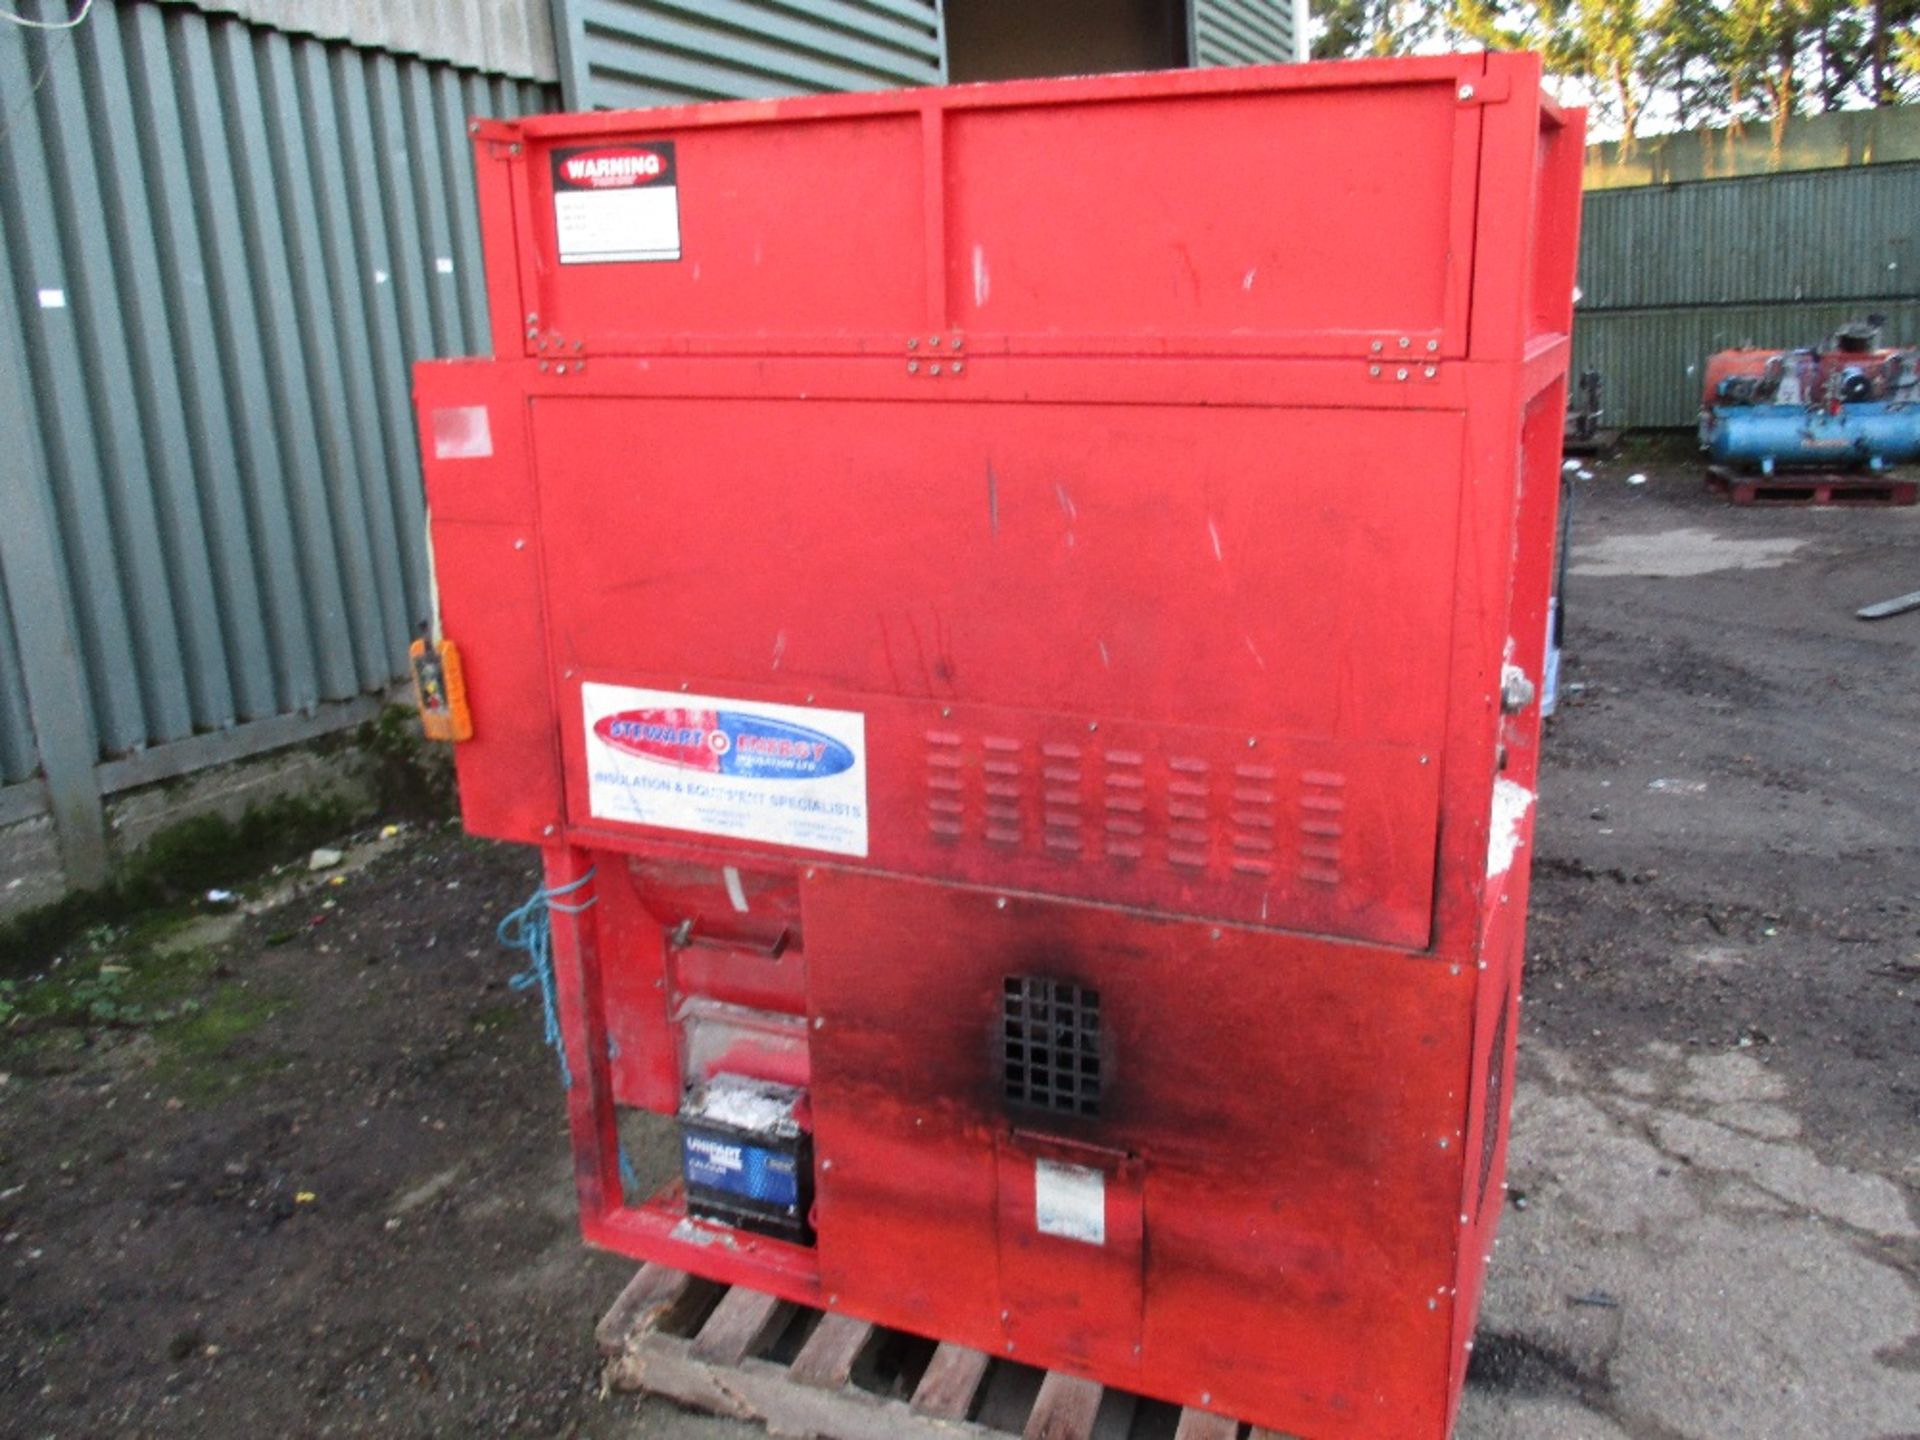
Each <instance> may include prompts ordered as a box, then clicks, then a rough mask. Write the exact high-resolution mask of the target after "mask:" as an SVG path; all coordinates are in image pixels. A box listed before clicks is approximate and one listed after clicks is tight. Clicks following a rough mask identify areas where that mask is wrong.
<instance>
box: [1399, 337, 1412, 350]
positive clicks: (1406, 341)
mask: <svg viewBox="0 0 1920 1440" xmlns="http://www.w3.org/2000/svg"><path fill="white" fill-rule="evenodd" d="M1411 344H1413V341H1411V340H1409V339H1408V338H1407V337H1406V336H1404V335H1402V336H1401V337H1400V348H1401V349H1402V350H1405V349H1406V348H1407V347H1408V346H1410V345H1411Z"/></svg>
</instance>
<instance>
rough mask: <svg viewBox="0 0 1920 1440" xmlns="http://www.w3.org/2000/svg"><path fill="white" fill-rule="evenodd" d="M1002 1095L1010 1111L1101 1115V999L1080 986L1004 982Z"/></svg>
mask: <svg viewBox="0 0 1920 1440" xmlns="http://www.w3.org/2000/svg"><path fill="white" fill-rule="evenodd" d="M1000 1032H1001V1062H1002V1067H1003V1070H1004V1075H1005V1081H1004V1086H1003V1093H1004V1094H1005V1095H1006V1098H1007V1099H1008V1100H1009V1101H1010V1102H1011V1103H1013V1104H1015V1105H1026V1106H1031V1107H1032V1108H1034V1109H1037V1110H1052V1111H1055V1112H1058V1113H1060V1114H1065V1115H1087V1116H1096V1115H1098V1114H1099V1113H1100V994H1099V992H1098V991H1097V990H1093V989H1090V988H1089V987H1087V986H1085V985H1073V984H1070V983H1068V982H1067V981H1064V980H1041V979H1036V978H1034V977H1031V976H1023V975H1012V976H1009V977H1007V982H1006V988H1005V993H1004V994H1003V996H1002V998H1001V1020H1000Z"/></svg>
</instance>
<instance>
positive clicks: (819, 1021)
mask: <svg viewBox="0 0 1920 1440" xmlns="http://www.w3.org/2000/svg"><path fill="white" fill-rule="evenodd" d="M813 1028H814V1029H816V1030H824V1029H826V1028H827V1017H826V1016H824V1015H816V1016H814V1017H813Z"/></svg>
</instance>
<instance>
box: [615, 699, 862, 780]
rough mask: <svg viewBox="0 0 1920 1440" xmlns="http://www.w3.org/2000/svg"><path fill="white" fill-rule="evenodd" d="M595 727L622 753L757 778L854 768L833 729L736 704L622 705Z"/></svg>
mask: <svg viewBox="0 0 1920 1440" xmlns="http://www.w3.org/2000/svg"><path fill="white" fill-rule="evenodd" d="M593 733H594V734H595V735H597V736H598V737H599V738H600V739H601V740H604V741H605V742H606V743H607V744H609V745H611V746H612V747H613V748H614V749H615V750H618V751H619V752H620V753H621V754H623V755H632V756H634V757H635V758H636V759H640V760H652V761H655V762H657V763H659V764H662V765H671V766H673V767H674V768H675V769H677V770H698V771H701V772H703V773H705V774H708V775H740V776H746V777H750V778H753V779H758V780H819V779H822V778H824V777H825V776H828V775H838V774H841V773H842V772H843V771H847V770H851V769H852V768H853V761H854V756H853V751H852V750H850V749H849V748H848V747H847V746H845V745H843V744H842V743H841V742H840V741H838V740H836V739H834V738H833V737H832V736H831V735H823V734H821V733H820V732H819V731H818V730H810V729H808V728H807V727H806V726H804V725H795V724H792V723H790V722H788V721H785V720H775V719H773V718H772V717H771V716H767V715H743V714H741V713H739V712H738V711H734V710H679V709H649V710H622V711H620V712H619V713H618V714H616V715H607V716H604V717H602V718H601V719H600V720H599V721H597V722H596V723H595V725H594V727H593Z"/></svg>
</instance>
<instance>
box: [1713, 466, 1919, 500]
mask: <svg viewBox="0 0 1920 1440" xmlns="http://www.w3.org/2000/svg"><path fill="white" fill-rule="evenodd" d="M1707 486H1708V488H1709V489H1712V490H1716V491H1718V492H1719V493H1720V494H1722V495H1724V496H1726V497H1727V499H1728V500H1730V501H1732V502H1733V503H1734V504H1735V505H1857V506H1877V505H1911V504H1913V503H1914V502H1915V500H1916V499H1920V482H1916V481H1915V480H1914V479H1912V478H1911V477H1909V476H1905V475H1898V476H1896V475H1891V474H1888V473H1886V472H1884V471H1883V472H1881V473H1880V474H1877V475H1876V474H1868V473H1852V472H1849V473H1844V474H1830V473H1828V472H1827V471H1824V470H1781V471H1776V472H1775V473H1774V474H1772V475H1750V474H1745V473H1741V472H1738V471H1733V470H1729V469H1727V468H1726V467H1725V466H1722V465H1713V466H1709V467H1708V469H1707Z"/></svg>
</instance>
